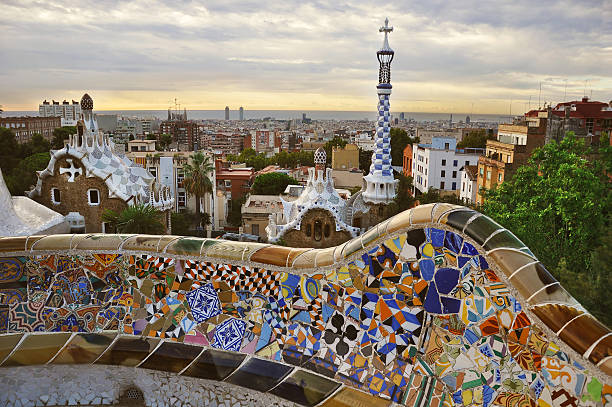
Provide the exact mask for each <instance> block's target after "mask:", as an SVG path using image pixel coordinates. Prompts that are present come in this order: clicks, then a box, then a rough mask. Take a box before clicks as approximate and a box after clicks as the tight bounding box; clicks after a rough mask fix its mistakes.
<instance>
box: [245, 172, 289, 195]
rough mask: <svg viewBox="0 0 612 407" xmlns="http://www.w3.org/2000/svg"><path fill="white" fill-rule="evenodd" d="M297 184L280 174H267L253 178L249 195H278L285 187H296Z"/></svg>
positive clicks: (287, 176) (285, 175)
mask: <svg viewBox="0 0 612 407" xmlns="http://www.w3.org/2000/svg"><path fill="white" fill-rule="evenodd" d="M298 184H299V182H298V181H297V180H296V179H295V178H292V177H290V176H289V175H287V174H285V173H282V172H269V173H267V174H261V175H258V176H257V177H255V181H253V185H252V186H251V193H253V194H255V195H278V194H281V193H282V192H283V191H284V190H285V188H287V185H298Z"/></svg>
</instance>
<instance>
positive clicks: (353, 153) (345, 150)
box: [331, 144, 359, 171]
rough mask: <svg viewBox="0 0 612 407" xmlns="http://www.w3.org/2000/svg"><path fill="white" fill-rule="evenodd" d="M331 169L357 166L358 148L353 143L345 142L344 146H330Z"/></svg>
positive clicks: (345, 168)
mask: <svg viewBox="0 0 612 407" xmlns="http://www.w3.org/2000/svg"><path fill="white" fill-rule="evenodd" d="M331 167H332V169H333V170H341V171H349V170H352V169H353V168H359V149H358V148H357V145H355V144H347V145H346V146H344V147H333V148H332V162H331Z"/></svg>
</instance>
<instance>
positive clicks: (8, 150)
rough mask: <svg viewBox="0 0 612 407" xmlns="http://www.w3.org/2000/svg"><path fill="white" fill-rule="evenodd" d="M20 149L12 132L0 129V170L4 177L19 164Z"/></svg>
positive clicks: (3, 128)
mask: <svg viewBox="0 0 612 407" xmlns="http://www.w3.org/2000/svg"><path fill="white" fill-rule="evenodd" d="M20 155H21V149H20V147H19V143H17V139H16V138H15V135H14V134H13V132H12V131H10V130H9V129H7V128H5V127H0V168H1V169H2V173H3V174H4V176H5V177H6V176H7V175H9V174H10V173H11V171H13V169H14V168H15V167H16V166H17V164H19V159H20V158H21V157H20Z"/></svg>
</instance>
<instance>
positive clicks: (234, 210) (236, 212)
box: [227, 196, 246, 227]
mask: <svg viewBox="0 0 612 407" xmlns="http://www.w3.org/2000/svg"><path fill="white" fill-rule="evenodd" d="M245 202H246V196H243V197H242V198H240V199H232V201H231V208H230V210H229V213H228V215H227V222H228V223H229V224H230V225H232V226H235V227H240V225H241V224H242V205H243V204H244V203H245Z"/></svg>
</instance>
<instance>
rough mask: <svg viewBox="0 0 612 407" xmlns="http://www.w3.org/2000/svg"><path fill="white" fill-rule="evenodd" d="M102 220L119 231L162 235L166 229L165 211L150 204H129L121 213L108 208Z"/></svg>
mask: <svg viewBox="0 0 612 407" xmlns="http://www.w3.org/2000/svg"><path fill="white" fill-rule="evenodd" d="M102 221H103V222H107V223H108V224H109V225H110V227H111V229H114V230H115V231H116V232H117V233H138V234H149V235H161V234H163V233H164V231H165V230H166V225H165V220H164V214H163V212H161V211H159V210H157V209H155V208H154V207H152V206H151V205H148V204H139V205H134V206H128V207H127V208H125V209H124V210H122V211H121V213H117V212H115V211H113V210H111V209H107V210H105V211H104V213H103V214H102Z"/></svg>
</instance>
